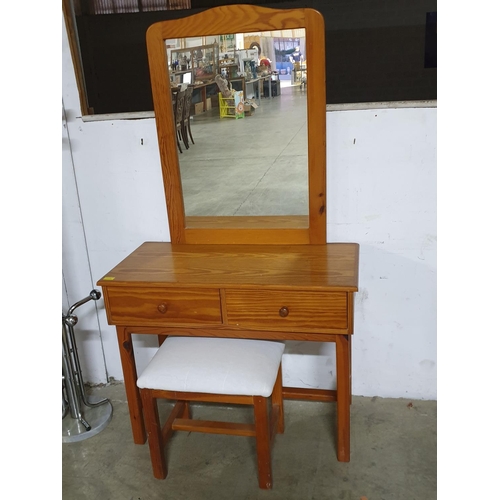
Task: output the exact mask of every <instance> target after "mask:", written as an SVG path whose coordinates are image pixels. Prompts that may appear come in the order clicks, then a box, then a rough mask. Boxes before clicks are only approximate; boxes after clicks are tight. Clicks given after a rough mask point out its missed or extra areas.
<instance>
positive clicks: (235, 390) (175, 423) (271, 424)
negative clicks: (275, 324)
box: [137, 336, 284, 489]
mask: <svg viewBox="0 0 500 500" xmlns="http://www.w3.org/2000/svg"><path fill="white" fill-rule="evenodd" d="M283 350H284V343H283V342H274V341H263V340H248V339H230V338H205V337H172V336H171V337H168V338H167V339H166V340H165V341H164V342H163V343H162V345H161V347H160V348H159V349H158V351H157V353H156V354H155V355H154V357H153V359H152V360H151V361H150V363H149V364H148V365H147V366H146V368H145V369H144V371H143V373H142V374H141V376H140V377H139V378H138V380H137V386H138V387H139V389H140V394H141V400H142V405H143V410H144V420H145V425H146V433H147V436H148V443H149V450H150V455H151V462H152V466H153V474H154V477H155V478H157V479H165V477H166V476H167V462H166V459H165V450H164V448H165V446H166V444H167V443H168V440H169V438H170V435H171V434H172V432H173V431H177V430H179V431H188V432H203V433H210V434H231V435H237V436H252V437H255V439H256V449H257V466H258V467H257V468H258V477H259V486H260V488H262V489H270V488H271V487H272V472H271V445H272V441H273V439H274V436H275V433H276V432H277V433H283V432H284V415H283V395H282V380H281V379H282V375H281V358H282V356H283ZM158 399H170V400H175V401H176V403H175V406H174V407H173V410H172V411H171V413H170V415H169V416H168V418H167V419H166V421H165V422H164V424H163V425H162V423H161V422H160V417H159V412H158V405H157V400H158ZM190 401H201V402H207V403H224V404H243V405H252V406H253V408H254V423H253V424H242V423H232V422H215V421H208V420H194V419H192V418H190V408H189V402H190ZM269 407H270V410H271V411H269ZM200 410H202V409H200Z"/></svg>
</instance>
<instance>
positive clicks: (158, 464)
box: [141, 389, 167, 479]
mask: <svg viewBox="0 0 500 500" xmlns="http://www.w3.org/2000/svg"><path fill="white" fill-rule="evenodd" d="M141 397H142V403H143V408H144V420H145V421H146V427H147V433H148V445H149V454H150V456H151V465H152V466H153V474H154V477H155V478H156V479H165V478H166V477H167V461H166V459H165V453H164V450H163V448H164V446H163V444H164V442H163V438H162V428H161V423H160V417H159V414H158V405H157V403H156V399H155V398H153V397H152V396H151V392H150V391H149V389H142V390H141Z"/></svg>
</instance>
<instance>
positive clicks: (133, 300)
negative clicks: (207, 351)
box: [107, 287, 222, 325]
mask: <svg viewBox="0 0 500 500" xmlns="http://www.w3.org/2000/svg"><path fill="white" fill-rule="evenodd" d="M107 295H108V304H109V308H110V309H109V311H110V312H109V318H110V321H111V322H112V323H113V324H125V325H133V324H137V323H139V324H144V325H155V324H156V325H163V324H169V325H176V324H177V325H183V324H184V325H185V324H202V325H207V324H211V323H215V324H217V323H221V322H222V318H221V311H220V296H219V290H218V289H217V288H216V289H213V290H211V289H199V290H198V289H195V290H193V289H188V288H179V289H178V288H148V287H143V288H138V289H134V290H130V289H128V288H112V289H110V290H109V291H108V294H107Z"/></svg>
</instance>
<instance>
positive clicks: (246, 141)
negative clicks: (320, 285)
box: [179, 86, 308, 216]
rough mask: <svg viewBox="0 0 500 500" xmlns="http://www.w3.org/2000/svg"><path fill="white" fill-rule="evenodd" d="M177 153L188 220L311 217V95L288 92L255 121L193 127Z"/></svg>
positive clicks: (200, 120) (201, 119)
mask: <svg viewBox="0 0 500 500" xmlns="http://www.w3.org/2000/svg"><path fill="white" fill-rule="evenodd" d="M191 130H192V133H193V138H194V141H195V144H191V145H190V148H189V149H187V150H186V149H185V148H184V145H182V146H181V147H182V150H183V153H182V154H180V153H179V163H180V169H181V178H182V187H183V191H184V202H185V212H186V215H204V216H215V215H307V213H308V194H307V186H308V182H307V170H308V165H307V157H308V156H307V93H306V91H304V90H301V88H300V86H294V87H284V88H283V89H282V92H281V95H280V96H277V97H273V98H272V99H269V98H264V97H263V98H262V99H261V100H260V105H259V107H258V108H257V109H256V110H255V111H254V114H253V115H252V116H245V118H242V119H237V120H236V119H234V118H222V119H221V118H220V117H219V108H213V109H211V110H210V111H207V112H206V113H203V114H201V115H196V116H194V117H193V119H192V121H191Z"/></svg>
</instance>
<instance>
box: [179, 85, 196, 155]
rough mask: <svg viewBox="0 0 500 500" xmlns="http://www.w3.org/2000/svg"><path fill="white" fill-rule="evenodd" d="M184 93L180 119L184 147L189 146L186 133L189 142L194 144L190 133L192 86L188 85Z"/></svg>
mask: <svg viewBox="0 0 500 500" xmlns="http://www.w3.org/2000/svg"><path fill="white" fill-rule="evenodd" d="M184 92H185V94H184V113H183V119H182V138H183V140H184V144H185V146H186V148H189V141H188V134H189V137H190V138H191V142H192V143H193V144H194V140H193V134H192V133H191V101H192V98H193V87H188V88H187V89H186V90H185V91H184Z"/></svg>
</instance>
